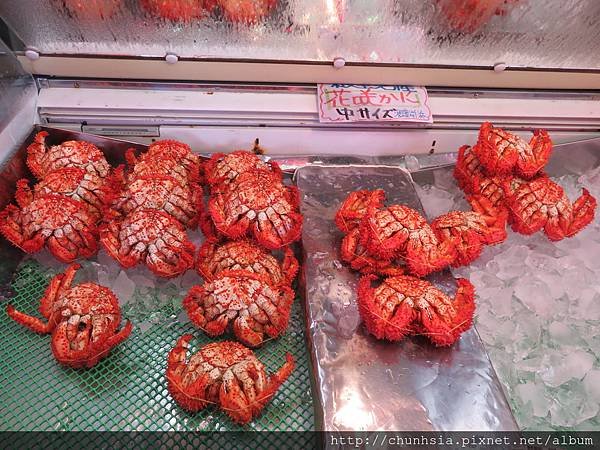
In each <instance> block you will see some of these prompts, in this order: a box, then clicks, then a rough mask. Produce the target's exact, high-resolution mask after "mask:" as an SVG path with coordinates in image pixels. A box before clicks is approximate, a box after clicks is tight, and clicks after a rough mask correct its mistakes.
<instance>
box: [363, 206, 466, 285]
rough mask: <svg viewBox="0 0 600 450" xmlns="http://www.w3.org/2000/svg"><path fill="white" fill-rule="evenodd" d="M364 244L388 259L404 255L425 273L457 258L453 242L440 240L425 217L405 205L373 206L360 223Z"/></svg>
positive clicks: (409, 263)
mask: <svg viewBox="0 0 600 450" xmlns="http://www.w3.org/2000/svg"><path fill="white" fill-rule="evenodd" d="M360 232H361V238H360V239H361V240H360V243H361V245H362V246H363V247H364V248H366V249H367V251H368V252H369V254H371V255H373V256H375V257H378V258H382V259H387V260H393V259H396V258H400V259H402V260H404V261H405V262H406V266H407V268H408V270H409V272H410V273H412V274H413V275H416V276H419V277H422V276H425V275H428V274H430V273H431V272H435V271H437V270H441V269H443V268H445V267H448V265H449V264H451V263H452V262H453V261H454V259H455V258H456V249H455V248H454V246H453V245H452V244H451V243H450V242H446V241H440V240H439V239H438V238H437V236H436V235H435V233H434V232H433V230H432V229H431V226H430V225H429V224H428V223H427V221H426V220H425V218H424V217H423V216H421V214H419V212H418V211H415V210H414V209H412V208H409V207H408V206H405V205H391V206H388V207H387V208H374V207H371V208H369V210H368V212H367V214H366V215H365V217H364V218H363V220H362V223H361V226H360Z"/></svg>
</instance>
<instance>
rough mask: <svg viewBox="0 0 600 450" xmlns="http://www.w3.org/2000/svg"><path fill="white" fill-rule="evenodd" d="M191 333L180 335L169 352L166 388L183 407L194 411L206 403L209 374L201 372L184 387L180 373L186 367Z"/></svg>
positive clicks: (200, 408)
mask: <svg viewBox="0 0 600 450" xmlns="http://www.w3.org/2000/svg"><path fill="white" fill-rule="evenodd" d="M192 339H193V336H192V335H191V334H184V335H183V336H181V337H180V338H179V339H178V341H177V344H176V345H175V347H174V348H173V349H172V350H171V351H170V352H169V357H168V361H167V374H166V377H167V389H168V390H169V393H170V394H171V396H172V397H173V399H174V400H175V401H176V402H177V403H178V404H179V405H181V407H183V408H184V409H186V410H188V411H191V412H196V411H200V410H202V409H204V407H206V405H208V403H209V402H208V401H207V400H206V399H207V395H206V391H207V388H208V381H209V376H208V374H207V373H203V374H202V375H201V376H199V377H198V378H197V379H196V380H194V381H193V382H192V383H191V384H190V385H189V386H185V388H184V380H183V377H182V373H183V372H184V371H185V369H186V367H187V362H186V357H187V353H188V351H189V348H190V341H191V340H192Z"/></svg>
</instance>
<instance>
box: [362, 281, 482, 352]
mask: <svg viewBox="0 0 600 450" xmlns="http://www.w3.org/2000/svg"><path fill="white" fill-rule="evenodd" d="M376 279H377V277H376V276H375V275H365V276H363V277H362V278H361V279H360V282H359V285H358V308H359V312H360V315H361V317H362V319H363V321H364V323H365V326H366V328H367V331H368V332H369V333H370V334H372V335H373V336H375V337H376V338H377V339H386V340H389V341H399V340H401V339H403V338H404V337H406V336H410V335H413V334H422V335H425V336H427V337H428V338H429V340H430V341H431V342H432V343H433V344H435V345H436V346H448V345H452V344H453V343H454V342H456V341H457V340H458V338H459V337H460V335H461V334H462V333H463V332H464V331H466V330H468V329H469V328H470V327H471V325H472V323H473V314H474V311H475V300H474V297H475V290H474V288H473V285H472V284H471V283H469V281H467V280H465V279H458V280H457V283H458V289H457V290H456V295H455V298H454V300H452V299H451V298H450V297H448V296H447V295H446V294H445V293H443V292H442V291H440V290H439V289H437V288H436V287H434V286H433V285H432V284H431V283H429V282H428V281H426V280H422V279H419V278H415V277H411V276H406V275H400V276H395V277H390V278H386V279H385V280H384V281H383V282H382V283H381V284H380V285H379V286H377V287H376V288H373V287H372V283H373V281H374V280H376Z"/></svg>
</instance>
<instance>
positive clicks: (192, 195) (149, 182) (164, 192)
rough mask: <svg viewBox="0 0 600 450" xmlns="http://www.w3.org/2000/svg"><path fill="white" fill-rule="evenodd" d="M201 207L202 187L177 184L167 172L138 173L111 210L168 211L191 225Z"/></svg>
mask: <svg viewBox="0 0 600 450" xmlns="http://www.w3.org/2000/svg"><path fill="white" fill-rule="evenodd" d="M201 208H202V188H201V187H200V185H198V184H194V185H193V190H192V188H190V185H189V184H183V185H182V184H180V183H179V182H178V181H177V180H176V179H175V178H172V177H170V176H167V175H154V176H138V177H137V178H135V179H133V180H132V181H131V182H130V183H129V184H127V187H126V188H125V189H124V190H123V191H122V192H121V194H120V195H119V196H118V198H117V199H116V201H115V203H114V205H113V209H114V210H115V211H117V212H118V213H120V214H123V215H127V214H130V213H132V212H133V211H136V210H137V209H155V210H157V211H163V212H165V213H167V214H170V215H171V216H173V217H174V218H175V219H177V220H178V221H179V222H181V223H182V224H183V225H184V226H186V227H188V228H194V227H195V226H196V225H197V223H198V214H199V211H200V210H201Z"/></svg>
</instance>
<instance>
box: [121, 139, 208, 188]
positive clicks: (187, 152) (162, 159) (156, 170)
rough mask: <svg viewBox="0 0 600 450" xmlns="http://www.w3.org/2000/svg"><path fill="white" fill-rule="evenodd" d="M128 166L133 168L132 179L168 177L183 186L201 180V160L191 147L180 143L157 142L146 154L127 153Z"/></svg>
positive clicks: (129, 151) (131, 151) (128, 151)
mask: <svg viewBox="0 0 600 450" xmlns="http://www.w3.org/2000/svg"><path fill="white" fill-rule="evenodd" d="M125 158H126V159H127V164H128V165H129V166H131V167H132V171H131V174H130V176H129V178H130V179H135V178H138V177H140V176H146V175H148V176H155V175H167V176H170V177H172V178H175V179H176V180H177V181H179V182H180V183H181V184H182V185H183V184H188V183H196V182H198V181H199V178H200V158H199V157H198V155H196V154H195V153H193V152H192V149H191V148H190V147H189V145H187V144H184V143H182V142H178V141H171V140H166V141H157V142H155V143H153V144H152V145H150V146H149V147H148V151H147V152H146V153H143V154H141V155H140V156H136V155H135V151H134V150H133V149H129V150H127V152H126V153H125Z"/></svg>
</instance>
